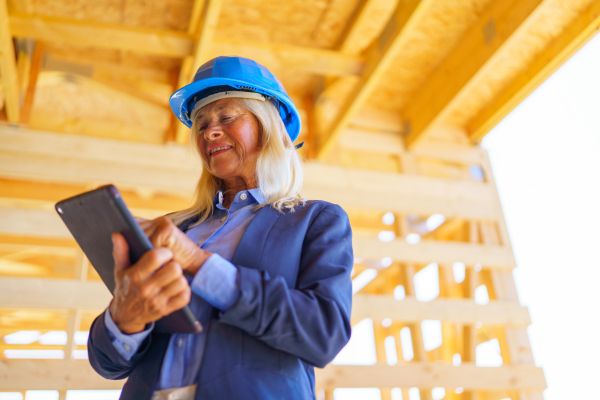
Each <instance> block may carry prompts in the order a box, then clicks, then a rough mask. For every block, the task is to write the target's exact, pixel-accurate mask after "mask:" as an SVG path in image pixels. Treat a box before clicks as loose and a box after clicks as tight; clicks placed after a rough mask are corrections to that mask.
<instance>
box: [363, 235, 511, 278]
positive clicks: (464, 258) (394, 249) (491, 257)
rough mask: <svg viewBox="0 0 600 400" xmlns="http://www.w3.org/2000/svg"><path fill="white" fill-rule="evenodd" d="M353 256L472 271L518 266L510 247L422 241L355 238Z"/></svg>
mask: <svg viewBox="0 0 600 400" xmlns="http://www.w3.org/2000/svg"><path fill="white" fill-rule="evenodd" d="M352 244H353V247H354V255H355V256H356V257H360V258H365V259H367V260H380V259H382V258H384V257H391V258H392V260H394V261H396V262H406V263H419V264H429V263H432V262H437V263H441V264H453V263H455V262H463V263H465V264H466V265H467V266H469V267H474V266H475V265H477V264H481V265H482V266H483V267H484V268H492V269H499V270H509V271H510V270H511V269H513V268H515V267H516V266H517V265H516V262H515V258H514V256H513V253H512V250H511V248H510V247H507V246H499V245H480V244H472V243H465V242H442V241H434V240H421V241H420V242H419V243H417V244H408V243H406V242H405V241H404V240H403V239H395V240H394V241H392V242H382V241H380V240H379V239H378V238H361V237H354V238H353V240H352Z"/></svg>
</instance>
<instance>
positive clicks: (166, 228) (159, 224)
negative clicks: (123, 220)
mask: <svg viewBox="0 0 600 400" xmlns="http://www.w3.org/2000/svg"><path fill="white" fill-rule="evenodd" d="M136 220H137V221H138V223H139V224H140V226H141V227H142V229H143V230H144V232H145V233H146V236H148V238H149V239H150V242H151V243H152V245H153V246H154V248H159V247H166V248H168V249H169V250H171V251H172V252H173V261H175V262H177V263H179V265H181V268H182V269H183V271H184V272H185V273H186V274H188V275H191V276H195V275H196V272H198V270H199V269H200V267H202V264H204V261H206V260H207V259H208V257H210V256H211V255H212V253H209V252H207V251H204V250H202V249H201V248H200V246H198V244H196V243H194V242H193V241H192V240H191V239H190V238H188V237H187V236H186V235H185V233H183V232H182V231H181V229H179V228H178V227H177V226H175V224H173V222H172V221H171V220H170V219H169V218H167V217H164V216H163V217H159V218H156V219H154V220H145V219H141V218H136Z"/></svg>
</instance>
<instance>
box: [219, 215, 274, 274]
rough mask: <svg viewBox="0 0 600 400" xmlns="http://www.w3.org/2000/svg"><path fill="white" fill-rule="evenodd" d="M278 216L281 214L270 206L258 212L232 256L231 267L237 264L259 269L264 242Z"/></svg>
mask: <svg viewBox="0 0 600 400" xmlns="http://www.w3.org/2000/svg"><path fill="white" fill-rule="evenodd" d="M280 215H281V213H280V212H279V211H277V210H274V209H273V208H271V206H265V207H263V208H261V209H260V210H258V212H257V213H256V215H255V216H254V218H253V219H252V221H251V222H250V224H249V225H248V227H247V228H246V231H245V232H244V234H243V235H242V239H241V240H240V243H239V244H238V247H237V249H236V250H235V253H234V254H233V258H232V259H231V263H232V264H233V265H238V264H239V265H243V266H245V267H249V268H256V269H260V259H261V257H262V252H263V250H264V248H265V242H266V240H267V237H268V236H269V232H271V228H273V225H274V224H275V222H276V221H277V219H278V218H279V216H280Z"/></svg>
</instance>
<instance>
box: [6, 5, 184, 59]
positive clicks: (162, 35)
mask: <svg viewBox="0 0 600 400" xmlns="http://www.w3.org/2000/svg"><path fill="white" fill-rule="evenodd" d="M10 29H11V32H12V34H13V35H14V36H17V37H27V38H32V39H37V40H44V41H46V42H48V43H62V44H63V45H75V46H85V47H98V48H104V49H121V50H129V51H134V52H138V53H146V54H153V55H158V56H166V57H185V56H186V55H189V54H191V52H192V40H191V39H190V37H189V36H188V35H187V33H185V32H179V31H164V30H158V29H150V28H141V27H133V26H125V25H122V24H108V23H103V22H95V21H82V20H76V19H67V18H57V17H48V16H31V15H25V14H14V15H11V16H10Z"/></svg>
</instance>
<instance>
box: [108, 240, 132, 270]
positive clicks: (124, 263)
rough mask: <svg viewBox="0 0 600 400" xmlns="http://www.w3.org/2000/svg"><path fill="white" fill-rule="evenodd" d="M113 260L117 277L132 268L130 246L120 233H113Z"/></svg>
mask: <svg viewBox="0 0 600 400" xmlns="http://www.w3.org/2000/svg"><path fill="white" fill-rule="evenodd" d="M111 239H112V242H113V259H114V261H115V275H117V274H118V273H120V272H121V271H123V270H124V269H126V268H129V267H130V266H131V261H130V259H129V245H128V244H127V241H126V240H125V238H124V237H123V235H121V234H120V233H113V234H112V236H111Z"/></svg>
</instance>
